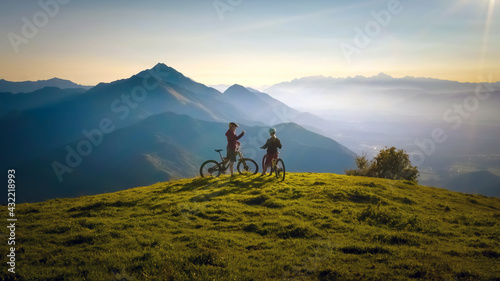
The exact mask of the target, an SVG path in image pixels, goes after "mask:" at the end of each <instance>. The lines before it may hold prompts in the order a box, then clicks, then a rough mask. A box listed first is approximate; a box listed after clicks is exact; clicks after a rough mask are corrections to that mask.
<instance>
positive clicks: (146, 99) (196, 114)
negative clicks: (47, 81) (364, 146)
mask: <svg viewBox="0 0 500 281" xmlns="http://www.w3.org/2000/svg"><path fill="white" fill-rule="evenodd" d="M37 91H38V92H40V91H41V92H50V94H43V95H40V96H41V97H42V96H43V97H45V99H44V98H42V99H41V100H40V101H38V102H37V105H34V104H33V102H32V100H31V99H22V98H20V97H21V96H16V97H15V98H17V99H16V100H15V101H14V102H12V103H11V104H15V106H14V105H11V107H10V111H9V112H4V118H2V119H0V126H1V128H2V131H3V133H4V134H5V135H8V136H9V138H3V139H2V140H1V141H0V151H1V153H2V155H5V156H6V157H5V158H3V159H5V160H2V163H1V165H0V166H1V167H2V168H3V169H12V168H15V169H16V170H18V174H19V179H18V185H19V186H23V190H24V191H25V192H23V195H22V196H21V197H20V198H19V200H20V202H23V201H26V202H33V201H40V200H45V199H49V198H55V197H72V196H78V195H84V194H97V193H102V192H106V191H115V190H117V189H123V188H129V187H134V186H138V185H146V184H151V183H155V182H158V181H166V180H170V179H175V178H182V177H194V176H196V175H197V173H198V169H199V166H200V164H201V163H202V162H203V161H204V160H206V159H209V158H215V159H217V158H218V155H217V154H216V153H215V152H214V149H216V148H225V145H226V139H225V136H224V133H225V131H226V130H227V124H228V122H230V121H237V122H238V123H240V125H241V129H242V130H245V131H246V132H247V134H246V136H245V137H244V138H243V139H241V142H242V144H243V149H244V151H245V156H247V157H252V158H255V159H256V161H257V162H258V163H260V162H261V161H260V159H261V158H262V156H263V154H264V151H261V150H260V149H259V147H260V146H261V145H263V144H264V143H265V140H266V139H267V137H269V136H268V134H267V129H268V128H269V127H270V126H274V127H276V128H277V129H278V136H279V137H280V138H282V143H283V145H284V148H283V152H282V157H283V158H284V159H285V161H286V163H287V168H288V169H290V171H309V172H335V173H343V171H344V169H348V168H352V167H353V166H354V157H355V154H354V153H353V152H352V151H350V150H348V149H347V148H345V147H344V146H342V145H340V144H339V143H337V142H336V141H334V140H333V139H330V138H327V137H324V136H322V135H320V134H318V133H315V132H311V131H309V130H307V129H306V128H305V127H314V126H312V125H313V124H310V122H309V121H310V120H314V119H315V117H314V116H311V115H309V114H306V113H301V112H299V111H297V110H294V109H292V108H290V107H288V106H287V105H285V104H283V103H281V102H280V101H278V100H276V99H274V98H272V97H270V96H269V95H267V94H264V93H261V92H258V91H253V90H249V89H247V88H244V87H242V86H239V85H234V86H232V87H230V88H229V89H227V90H226V91H225V92H224V93H221V92H219V91H217V90H215V89H213V88H210V87H207V86H205V85H203V84H201V83H197V82H195V81H193V80H192V79H190V78H188V77H186V76H184V75H183V74H181V73H179V72H177V71H176V70H175V69H173V68H171V67H168V66H166V65H165V64H157V65H156V66H155V67H153V68H151V69H148V70H145V71H142V72H140V73H138V74H136V75H134V76H132V77H130V78H128V79H122V80H118V81H114V82H111V83H100V84H98V85H96V86H95V87H93V88H91V89H89V90H87V91H85V92H80V90H78V91H74V90H73V91H74V92H69V90H68V89H65V90H61V89H58V88H42V89H40V90H37ZM57 93H59V94H60V95H59V96H57ZM61 93H64V94H61ZM11 95H12V94H8V93H2V94H1V95H0V96H8V97H10V98H12V96H11ZM26 95H29V96H35V95H37V92H33V93H27V94H26ZM316 119H320V118H317V117H316ZM308 122H309V123H308ZM318 131H319V130H318Z"/></svg>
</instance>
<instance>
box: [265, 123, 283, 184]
mask: <svg viewBox="0 0 500 281" xmlns="http://www.w3.org/2000/svg"><path fill="white" fill-rule="evenodd" d="M269 134H270V135H271V137H270V138H269V139H268V140H267V141H266V144H264V145H263V146H261V147H260V148H262V149H266V148H267V157H266V163H264V167H263V170H262V175H265V174H266V171H267V168H268V167H271V166H272V163H273V162H272V161H273V160H276V159H278V148H279V149H281V141H280V140H279V139H278V138H277V137H276V129H275V128H271V129H269ZM271 173H272V171H271Z"/></svg>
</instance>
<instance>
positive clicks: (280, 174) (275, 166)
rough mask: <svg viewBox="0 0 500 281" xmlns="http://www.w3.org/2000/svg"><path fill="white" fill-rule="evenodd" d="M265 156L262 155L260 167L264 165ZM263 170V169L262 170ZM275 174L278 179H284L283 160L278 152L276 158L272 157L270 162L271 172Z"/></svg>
mask: <svg viewBox="0 0 500 281" xmlns="http://www.w3.org/2000/svg"><path fill="white" fill-rule="evenodd" d="M266 158H267V154H265V155H264V157H262V168H263V169H264V167H266V165H265V164H266ZM264 172H265V171H264ZM273 173H274V174H275V175H276V178H277V179H278V180H280V181H284V180H285V162H283V160H282V159H281V158H280V157H279V152H278V159H273V161H272V164H271V173H270V175H272V174H273Z"/></svg>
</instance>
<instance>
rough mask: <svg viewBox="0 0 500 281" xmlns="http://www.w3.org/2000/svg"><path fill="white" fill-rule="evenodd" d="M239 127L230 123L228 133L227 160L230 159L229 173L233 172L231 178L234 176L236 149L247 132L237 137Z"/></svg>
mask: <svg viewBox="0 0 500 281" xmlns="http://www.w3.org/2000/svg"><path fill="white" fill-rule="evenodd" d="M237 127H239V126H238V124H236V123H234V122H231V123H229V130H227V132H226V138H227V148H226V150H227V155H226V156H227V159H229V171H230V172H231V176H233V170H234V162H235V161H236V149H237V147H238V145H239V144H240V142H239V141H238V140H239V139H241V137H243V135H245V131H243V132H241V134H239V135H238V136H237V135H236V133H235V131H236V128H237Z"/></svg>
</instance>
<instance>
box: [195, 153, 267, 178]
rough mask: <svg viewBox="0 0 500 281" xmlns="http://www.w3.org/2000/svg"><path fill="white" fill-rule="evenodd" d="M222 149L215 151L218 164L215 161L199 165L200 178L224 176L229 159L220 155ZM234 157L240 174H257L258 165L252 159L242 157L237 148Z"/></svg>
mask: <svg viewBox="0 0 500 281" xmlns="http://www.w3.org/2000/svg"><path fill="white" fill-rule="evenodd" d="M221 151H223V150H222V149H216V150H215V152H218V153H219V157H220V160H221V161H220V162H217V161H215V160H207V161H205V162H203V164H201V167H200V176H201V177H202V178H203V177H206V176H216V177H218V176H220V174H225V173H226V170H227V168H228V167H229V159H227V158H226V157H223V156H222V154H221ZM236 156H238V158H239V159H238V161H237V162H238V164H237V165H236V169H237V170H238V173H240V174H249V175H252V174H257V172H258V171H259V165H257V162H255V161H254V160H253V159H250V158H245V157H243V153H242V152H241V150H240V149H239V148H238V149H236Z"/></svg>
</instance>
